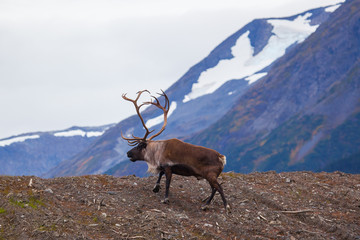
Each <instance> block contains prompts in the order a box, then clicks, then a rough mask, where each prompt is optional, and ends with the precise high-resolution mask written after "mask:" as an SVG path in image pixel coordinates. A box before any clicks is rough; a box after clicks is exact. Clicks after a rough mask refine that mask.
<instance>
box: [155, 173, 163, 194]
mask: <svg viewBox="0 0 360 240" xmlns="http://www.w3.org/2000/svg"><path fill="white" fill-rule="evenodd" d="M164 174H165V172H164V171H160V173H159V178H158V180H157V181H156V184H155V186H154V188H153V192H154V193H157V192H159V190H160V181H161V178H162V176H163V175H164Z"/></svg>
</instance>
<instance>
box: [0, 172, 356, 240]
mask: <svg viewBox="0 0 360 240" xmlns="http://www.w3.org/2000/svg"><path fill="white" fill-rule="evenodd" d="M155 181H156V178H155V177H148V178H138V177H134V176H126V177H120V178H116V177H113V176H108V175H92V176H82V177H61V178H54V179H41V178H38V177H9V176H1V177H0V239H292V240H293V239H360V175H351V174H344V173H342V172H334V173H311V172H292V173H279V174H278V173H275V172H265V173H252V174H247V175H245V174H235V173H232V172H229V173H225V174H223V175H222V176H221V177H220V178H219V181H220V182H221V184H222V186H223V188H224V192H225V194H226V197H227V199H228V201H229V203H230V204H231V207H232V213H230V214H228V215H226V214H225V213H224V209H223V206H222V201H221V198H220V197H219V196H218V195H217V196H215V198H214V200H213V202H212V203H211V205H210V207H209V209H208V210H206V211H202V210H200V206H201V205H202V204H203V203H202V200H203V199H205V198H206V197H207V196H208V194H209V192H210V189H209V186H208V184H207V182H205V181H204V180H202V181H197V180H196V179H195V178H184V177H179V176H174V178H173V182H172V186H171V188H170V203H169V204H168V205H166V204H163V203H161V202H160V200H161V199H162V198H163V193H164V192H163V189H161V190H160V192H159V193H153V192H152V187H153V185H154V182H155ZM162 184H164V183H162Z"/></svg>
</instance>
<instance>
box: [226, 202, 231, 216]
mask: <svg viewBox="0 0 360 240" xmlns="http://www.w3.org/2000/svg"><path fill="white" fill-rule="evenodd" d="M230 213H231V207H230V205H229V204H227V205H226V214H230Z"/></svg>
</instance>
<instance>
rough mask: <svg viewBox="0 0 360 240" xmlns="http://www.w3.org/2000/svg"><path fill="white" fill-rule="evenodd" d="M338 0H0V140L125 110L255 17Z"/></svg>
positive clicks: (100, 121)
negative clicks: (138, 95) (126, 97)
mask: <svg viewBox="0 0 360 240" xmlns="http://www.w3.org/2000/svg"><path fill="white" fill-rule="evenodd" d="M338 2H340V0H271V1H269V0H251V1H244V0H243V1H240V0H217V1H215V0H116V1H115V0H0V139H1V138H5V137H9V136H12V135H17V134H21V133H25V132H35V131H49V130H61V129H65V128H68V127H71V126H74V125H77V126H98V125H104V124H109V123H116V122H119V121H120V120H122V119H124V118H125V117H127V116H129V115H132V114H133V113H134V110H133V109H132V108H133V106H131V104H129V103H128V102H124V101H123V100H122V98H121V94H122V93H125V92H128V93H129V94H130V96H131V94H134V93H135V92H136V91H138V90H140V89H149V90H151V91H158V90H159V89H160V88H161V89H164V90H165V89H167V88H168V87H169V86H170V85H171V84H173V83H174V82H176V81H177V80H178V79H179V78H180V77H181V76H182V75H183V74H184V73H185V72H186V71H187V70H188V69H189V68H190V67H191V66H193V65H194V64H196V63H197V62H199V61H200V60H202V59H203V58H204V57H206V56H207V55H208V54H209V53H210V51H211V50H213V48H214V47H216V46H217V45H218V44H219V43H220V42H222V41H223V40H225V38H227V37H228V36H229V35H231V34H232V33H234V32H235V31H237V30H238V29H240V28H241V27H243V26H244V25H245V24H246V23H248V22H250V21H251V20H253V19H255V18H265V17H285V16H290V15H293V14H296V13H300V12H303V11H305V10H308V9H311V8H315V7H320V6H327V5H331V4H335V3H338Z"/></svg>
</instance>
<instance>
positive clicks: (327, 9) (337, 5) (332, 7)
mask: <svg viewBox="0 0 360 240" xmlns="http://www.w3.org/2000/svg"><path fill="white" fill-rule="evenodd" d="M340 6H341V4H336V5H333V6H330V7H327V8H325V11H326V12H334V11H335V10H336V9H338V8H339V7H340Z"/></svg>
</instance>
